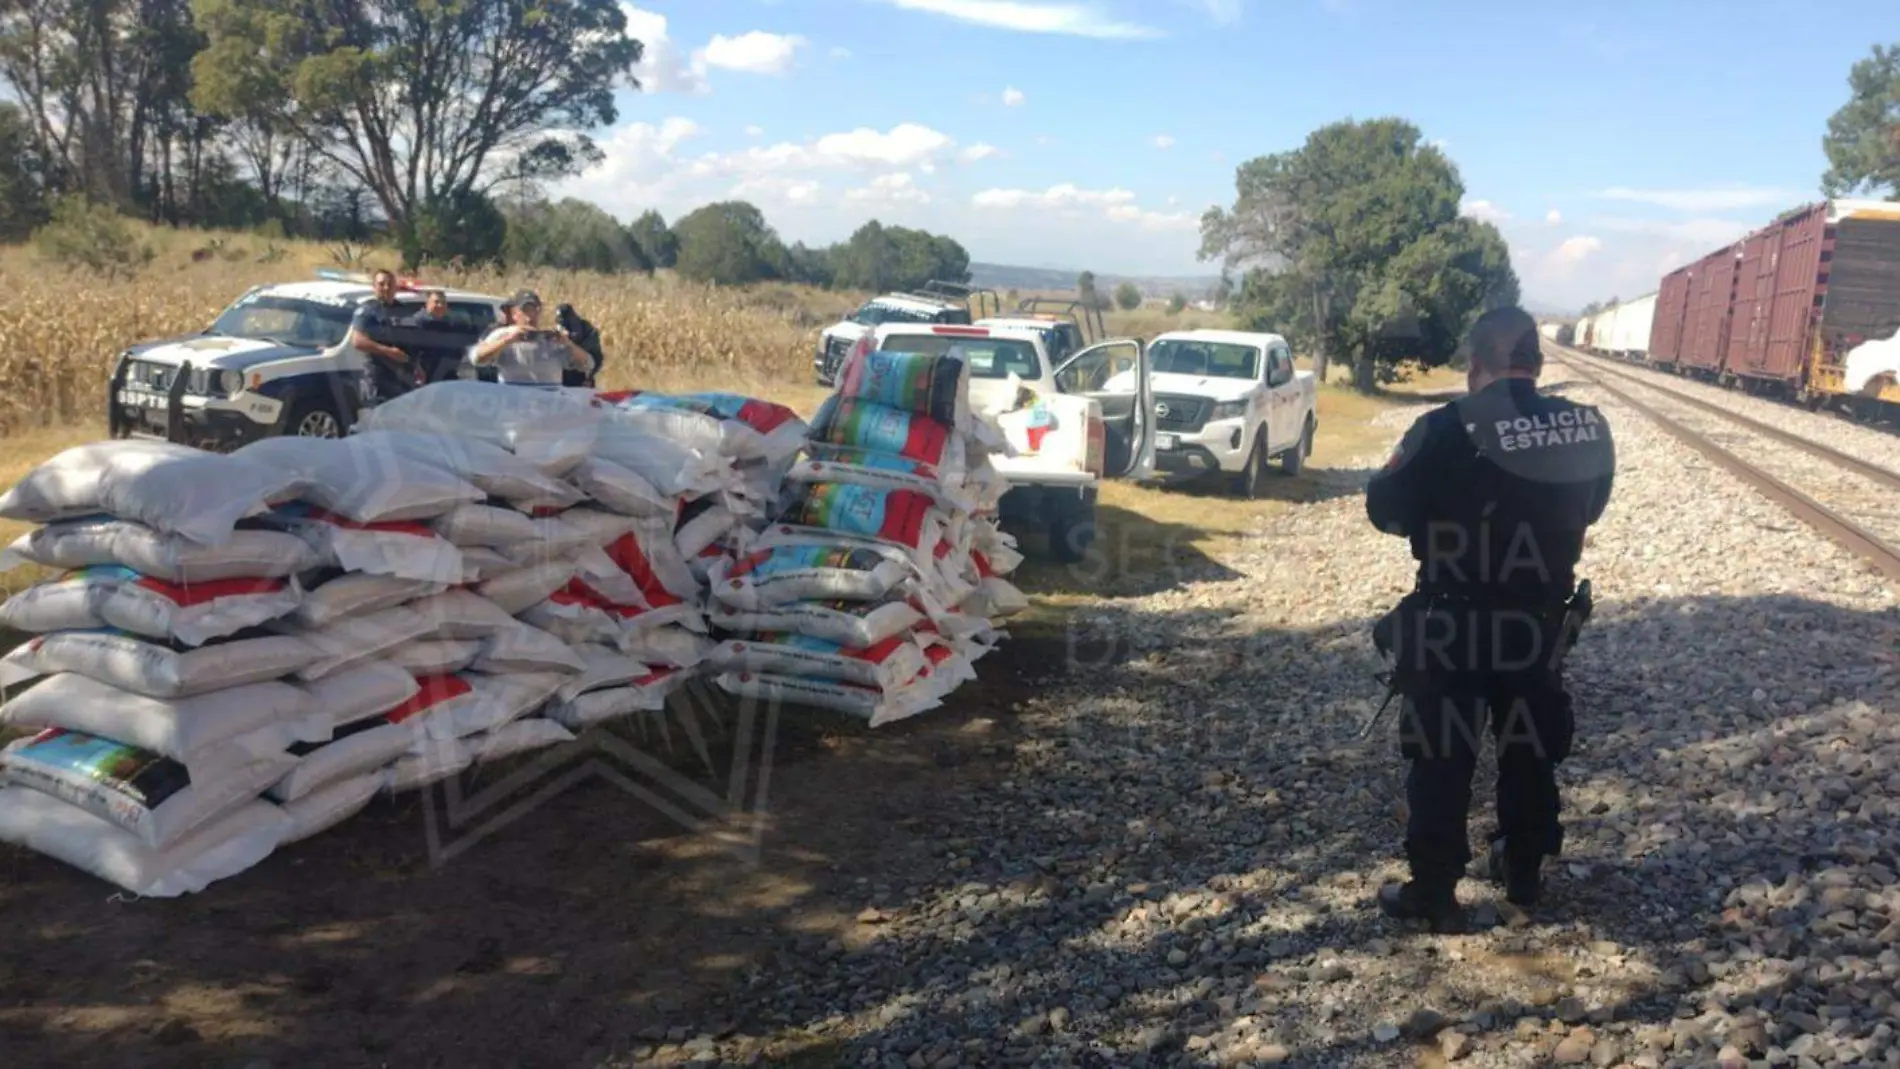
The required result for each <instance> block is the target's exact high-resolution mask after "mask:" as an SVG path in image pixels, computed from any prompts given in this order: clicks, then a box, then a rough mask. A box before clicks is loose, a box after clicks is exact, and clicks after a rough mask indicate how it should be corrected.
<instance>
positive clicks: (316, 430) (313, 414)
mask: <svg viewBox="0 0 1900 1069" xmlns="http://www.w3.org/2000/svg"><path fill="white" fill-rule="evenodd" d="M343 431H344V417H343V416H342V415H341V414H339V413H338V412H337V410H336V406H335V405H333V404H331V403H330V402H329V401H327V400H325V399H324V398H322V397H304V398H300V399H299V400H298V401H297V402H296V403H295V404H293V405H291V406H290V415H289V416H288V417H287V418H285V420H284V433H285V434H288V435H292V436H294V437H298V438H341V437H343Z"/></svg>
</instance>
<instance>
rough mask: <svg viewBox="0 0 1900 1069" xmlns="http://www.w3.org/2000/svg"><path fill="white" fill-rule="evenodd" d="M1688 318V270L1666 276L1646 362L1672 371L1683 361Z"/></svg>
mask: <svg viewBox="0 0 1900 1069" xmlns="http://www.w3.org/2000/svg"><path fill="white" fill-rule="evenodd" d="M1688 315H1689V268H1686V267H1684V268H1680V269H1678V270H1675V271H1671V272H1670V273H1669V274H1667V275H1664V276H1663V280H1662V285H1661V286H1660V287H1658V288H1657V290H1656V309H1655V315H1654V316H1652V317H1651V319H1650V325H1649V351H1648V352H1647V353H1645V354H1644V360H1645V361H1646V362H1648V363H1650V364H1654V365H1655V366H1657V367H1660V368H1663V369H1665V370H1670V371H1673V370H1675V368H1676V365H1677V363H1678V362H1680V360H1681V358H1682V336H1683V327H1684V325H1685V323H1686V321H1687V319H1688Z"/></svg>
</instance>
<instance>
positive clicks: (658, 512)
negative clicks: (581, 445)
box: [567, 457, 679, 519]
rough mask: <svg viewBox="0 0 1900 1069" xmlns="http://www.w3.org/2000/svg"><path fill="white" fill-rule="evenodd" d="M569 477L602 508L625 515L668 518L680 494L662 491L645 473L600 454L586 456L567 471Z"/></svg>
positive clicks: (670, 516)
mask: <svg viewBox="0 0 1900 1069" xmlns="http://www.w3.org/2000/svg"><path fill="white" fill-rule="evenodd" d="M567 478H568V481H569V482H571V483H573V484H574V486H575V487H576V488H577V489H579V490H580V491H582V492H583V493H585V494H586V495H587V496H588V497H590V498H592V499H593V500H594V501H595V502H597V503H598V504H599V505H600V506H601V507H602V508H604V509H607V510H609V511H611V512H618V513H621V514H622V515H626V516H657V517H661V518H663V519H671V518H672V517H673V516H674V515H676V514H677V513H678V512H679V498H678V496H676V495H668V494H663V493H661V492H660V491H659V490H658V489H657V488H656V487H655V486H654V485H653V483H652V482H650V481H649V480H648V479H647V478H646V477H645V476H643V475H641V474H639V473H638V472H635V471H633V470H631V469H629V468H627V467H625V466H623V465H620V464H616V463H614V462H613V461H611V460H607V459H605V458H602V457H588V458H587V459H586V460H583V461H581V462H580V463H579V464H576V465H575V466H574V470H573V471H570V472H568V473H567Z"/></svg>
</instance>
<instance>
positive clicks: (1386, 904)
mask: <svg viewBox="0 0 1900 1069" xmlns="http://www.w3.org/2000/svg"><path fill="white" fill-rule="evenodd" d="M1379 909H1380V910H1381V911H1382V912H1383V913H1384V914H1385V915H1386V916H1388V917H1391V918H1392V919H1394V920H1403V921H1409V920H1422V921H1426V922H1427V923H1428V925H1429V926H1430V928H1431V930H1432V931H1433V932H1434V933H1437V934H1439V935H1455V934H1458V933H1460V932H1463V931H1464V930H1465V910H1464V907H1463V906H1460V905H1459V904H1458V896H1457V893H1456V890H1455V885H1454V884H1448V883H1434V884H1430V885H1427V884H1424V883H1421V882H1419V881H1418V880H1407V881H1406V882H1404V883H1402V884H1392V883H1389V884H1386V885H1385V886H1384V887H1381V888H1379Z"/></svg>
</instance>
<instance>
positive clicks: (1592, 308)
mask: <svg viewBox="0 0 1900 1069" xmlns="http://www.w3.org/2000/svg"><path fill="white" fill-rule="evenodd" d="M1605 307H1606V306H1605V305H1601V304H1598V303H1597V302H1595V301H1591V302H1590V303H1589V304H1586V305H1584V306H1583V311H1581V312H1578V313H1577V314H1578V315H1579V316H1593V315H1596V314H1597V313H1598V312H1601V311H1603V309H1604V308H1605Z"/></svg>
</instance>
